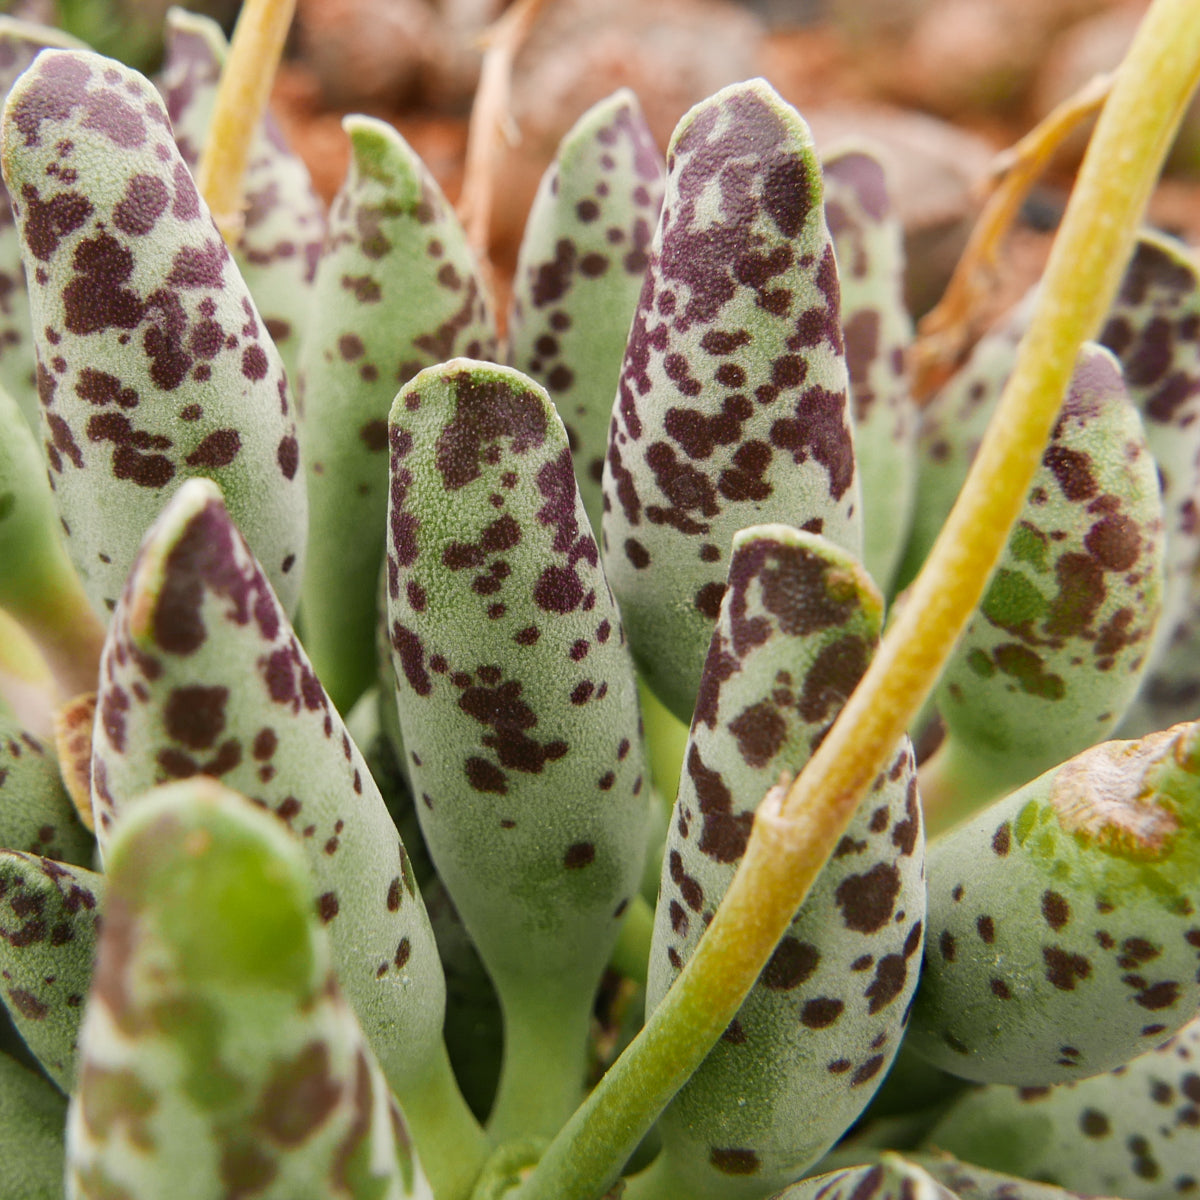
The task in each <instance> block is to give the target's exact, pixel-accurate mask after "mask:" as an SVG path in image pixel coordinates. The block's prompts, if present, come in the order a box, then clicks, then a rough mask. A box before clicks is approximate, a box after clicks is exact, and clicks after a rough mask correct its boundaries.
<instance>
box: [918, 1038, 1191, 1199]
mask: <svg viewBox="0 0 1200 1200" xmlns="http://www.w3.org/2000/svg"><path fill="white" fill-rule="evenodd" d="M1198 1114H1200V1018H1197V1019H1195V1020H1193V1021H1192V1022H1191V1023H1190V1024H1188V1025H1186V1026H1185V1027H1184V1028H1183V1029H1182V1030H1181V1031H1180V1032H1179V1033H1178V1034H1177V1035H1176V1036H1175V1037H1173V1038H1170V1039H1169V1040H1168V1041H1166V1042H1164V1043H1163V1044H1162V1045H1160V1046H1158V1047H1157V1048H1156V1049H1154V1050H1151V1051H1149V1052H1148V1053H1146V1054H1143V1055H1141V1056H1140V1057H1139V1058H1136V1059H1134V1060H1133V1061H1132V1062H1131V1063H1128V1064H1126V1065H1125V1066H1123V1067H1119V1068H1117V1070H1115V1071H1112V1072H1110V1073H1108V1074H1106V1075H1097V1076H1094V1077H1093V1078H1091V1079H1085V1080H1083V1081H1082V1082H1080V1083H1065V1084H1060V1085H1059V1086H1058V1087H1039V1088H1022V1089H1017V1088H1010V1087H1004V1086H1002V1085H1000V1084H992V1085H991V1086H989V1087H985V1088H982V1089H980V1090H978V1091H975V1092H973V1093H970V1094H968V1095H967V1096H965V1097H964V1098H963V1099H961V1100H960V1101H959V1102H958V1103H957V1104H956V1105H955V1106H954V1107H953V1108H952V1109H951V1110H950V1112H949V1113H948V1114H947V1116H946V1117H945V1119H944V1120H943V1121H942V1122H941V1123H940V1124H939V1125H938V1126H937V1127H936V1128H935V1129H934V1130H933V1132H932V1133H931V1134H930V1137H929V1144H930V1146H931V1147H935V1148H937V1149H939V1150H948V1151H949V1152H950V1153H951V1154H954V1155H955V1156H956V1157H958V1158H960V1159H962V1160H964V1162H968V1163H977V1164H978V1165H979V1166H981V1167H985V1168H987V1169H989V1170H992V1171H1004V1172H1010V1173H1012V1174H1014V1175H1021V1176H1024V1177H1026V1178H1029V1179H1037V1180H1041V1181H1043V1182H1045V1183H1050V1184H1056V1185H1058V1186H1059V1187H1063V1188H1068V1189H1070V1190H1071V1191H1074V1192H1082V1193H1084V1194H1085V1195H1090V1196H1095V1195H1109V1196H1121V1197H1124V1198H1125V1200H1166V1198H1167V1197H1176V1196H1186V1195H1190V1194H1191V1193H1192V1192H1194V1191H1195V1189H1196V1187H1197V1184H1198V1182H1200V1119H1198Z"/></svg>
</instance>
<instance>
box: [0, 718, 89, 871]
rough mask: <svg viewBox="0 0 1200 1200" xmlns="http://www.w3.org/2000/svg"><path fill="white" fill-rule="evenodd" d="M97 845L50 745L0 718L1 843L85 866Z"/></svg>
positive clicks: (10, 848) (13, 723)
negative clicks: (65, 781)
mask: <svg viewBox="0 0 1200 1200" xmlns="http://www.w3.org/2000/svg"><path fill="white" fill-rule="evenodd" d="M95 845H96V844H95V842H94V841H93V840H92V835H91V834H90V833H89V832H88V831H87V830H86V829H85V828H84V827H83V825H82V823H81V822H80V820H79V816H78V814H77V813H76V812H75V806H74V805H73V804H72V803H71V797H70V796H68V795H67V790H66V788H65V787H63V782H62V779H61V777H60V776H59V773H58V763H56V762H55V761H54V755H53V753H52V752H51V750H50V748H49V747H48V746H46V745H44V744H43V743H42V742H41V741H40V740H39V739H38V738H35V737H34V736H33V734H31V733H29V732H28V731H27V730H24V729H22V728H21V727H20V726H19V725H18V724H17V723H16V722H15V721H13V720H11V719H9V718H0V846H2V847H4V848H6V849H8V850H22V851H27V852H28V853H30V854H37V855H42V856H45V857H46V858H55V859H60V860H61V861H63V862H68V863H75V864H77V865H80V866H82V865H83V864H84V863H88V864H90V863H91V861H92V853H93V851H94V849H95Z"/></svg>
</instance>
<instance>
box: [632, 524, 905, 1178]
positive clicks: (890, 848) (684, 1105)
mask: <svg viewBox="0 0 1200 1200" xmlns="http://www.w3.org/2000/svg"><path fill="white" fill-rule="evenodd" d="M881 613H882V601H881V599H880V596H879V592H878V590H877V589H876V588H875V585H874V584H873V583H872V582H871V581H870V579H869V578H868V577H867V576H866V574H865V573H864V571H863V570H862V568H861V567H860V566H859V565H858V563H857V561H856V560H855V559H854V558H853V557H852V556H851V555H849V554H847V553H846V552H845V551H843V550H841V549H839V548H838V547H836V546H833V545H831V544H830V543H828V542H826V541H825V540H824V539H823V538H821V537H819V536H816V535H813V534H806V533H801V532H798V531H796V530H793V529H789V528H786V527H784V526H778V525H776V526H758V527H754V528H751V529H747V530H744V531H743V532H741V533H739V534H737V535H736V536H735V537H734V540H733V554H732V558H731V562H730V572H729V586H728V588H727V590H726V592H725V598H724V600H723V601H722V605H721V613H720V616H719V618H718V621H717V627H716V630H715V632H714V634H713V639H712V645H711V647H710V649H709V653H708V659H707V661H706V663H705V669H704V675H703V677H702V679H701V684H700V698H699V700H698V701H697V705H696V716H695V719H694V720H693V722H692V731H691V737H690V739H689V742H688V749H687V754H686V757H685V760H684V764H685V765H684V772H683V777H682V779H681V782H680V788H679V795H678V798H677V800H676V803H675V809H674V812H673V814H672V822H671V826H670V829H669V831H668V835H667V847H666V855H665V859H664V862H663V870H662V881H661V885H660V889H659V901H658V910H657V913H656V917H655V929H654V940H653V945H652V948H651V954H650V970H649V981H648V984H647V993H646V1000H647V1007H648V1008H650V1007H652V1006H653V1005H655V1004H657V1003H658V1002H659V1000H661V998H662V996H663V995H664V994H665V992H666V991H667V988H668V987H669V986H670V984H671V983H672V982H673V981H674V979H675V977H676V975H677V974H678V973H679V971H680V970H681V969H682V967H683V965H684V963H685V962H686V961H687V959H688V958H689V957H690V956H691V954H692V952H693V951H694V949H695V947H696V944H697V942H698V941H699V940H700V937H701V935H702V934H703V932H704V930H705V928H706V926H707V925H708V922H709V921H710V920H711V918H712V916H713V913H714V912H715V910H716V908H717V906H718V904H719V903H720V901H721V898H722V896H723V895H724V894H725V891H726V889H727V888H728V886H729V883H730V881H731V879H732V877H733V874H734V871H735V870H736V868H737V865H738V863H739V862H740V860H741V858H742V854H743V852H744V850H745V847H746V840H747V837H748V836H749V833H750V826H751V823H752V821H753V817H754V810H755V807H756V805H757V802H758V801H759V800H760V799H761V798H762V797H763V795H764V794H765V793H766V792H767V791H768V789H769V788H770V787H771V785H772V784H773V783H775V781H776V780H777V779H778V778H779V775H780V773H781V772H786V773H788V774H794V773H796V772H798V771H799V770H800V769H801V768H802V767H803V765H804V763H805V762H806V761H807V760H808V758H809V757H810V755H811V753H812V751H813V749H814V747H815V746H816V745H817V744H818V743H819V742H820V740H821V738H822V737H823V736H824V735H825V733H826V732H827V731H828V729H829V726H830V725H831V724H832V723H833V720H834V718H835V717H836V716H837V713H838V712H839V710H840V709H841V706H842V705H843V703H844V702H845V701H846V699H847V698H848V697H849V695H850V693H851V692H852V691H853V690H854V687H855V685H856V684H857V682H858V680H859V678H860V676H861V675H862V673H863V671H864V670H865V669H866V666H867V663H868V662H869V660H870V658H871V655H872V653H873V651H874V647H875V642H876V639H877V637H878V633H879V627H880V622H881ZM923 858H924V843H923V837H922V832H921V814H920V804H919V802H918V799H917V785H916V778H915V768H914V763H913V756H912V749H911V747H910V746H909V744H908V742H907V739H906V740H905V741H904V743H903V744H902V745H901V746H900V747H899V748H898V749H897V752H896V754H895V755H894V756H893V758H892V760H891V761H890V762H889V764H888V766H887V767H886V768H885V770H884V772H883V773H882V774H881V775H880V776H879V778H878V779H877V780H876V781H875V784H874V786H873V787H872V789H871V791H870V793H869V794H868V795H867V797H866V798H865V799H864V801H863V803H862V805H861V807H860V809H859V811H858V813H857V815H856V816H855V817H854V819H853V821H852V822H851V824H850V826H849V828H848V829H847V830H846V833H845V836H844V837H843V838H842V840H841V842H840V843H839V844H838V846H837V849H836V850H835V851H834V855H833V858H832V859H831V860H830V862H829V863H828V865H827V866H826V868H825V870H824V871H823V872H822V873H821V875H820V877H819V879H818V881H817V883H816V884H815V886H814V887H813V890H812V891H811V892H810V894H809V897H808V899H807V900H806V901H805V903H804V906H803V907H802V908H801V910H800V912H799V913H798V915H797V916H796V918H795V920H794V921H793V922H792V924H791V927H790V928H789V929H788V931H787V933H786V934H785V935H784V937H783V940H782V941H781V942H780V943H779V946H778V948H777V949H776V951H775V953H774V955H773V956H772V958H771V960H770V962H769V963H768V965H767V966H766V968H764V970H763V973H762V975H761V976H760V977H759V981H758V983H757V984H756V985H755V987H754V989H753V990H752V991H751V993H750V995H749V996H748V997H747V999H746V1001H745V1003H744V1004H743V1005H742V1007H741V1009H740V1010H739V1012H738V1015H737V1017H736V1018H735V1019H734V1021H733V1022H732V1023H731V1024H730V1026H729V1028H728V1029H727V1030H726V1031H725V1033H724V1035H723V1036H722V1038H721V1040H720V1041H719V1042H718V1043H717V1044H716V1046H714V1048H713V1049H712V1051H711V1052H710V1053H709V1055H708V1057H707V1058H706V1059H705V1060H704V1063H703V1064H702V1065H701V1067H700V1068H699V1069H698V1070H697V1071H696V1073H695V1074H694V1075H693V1076H692V1078H691V1079H690V1080H689V1081H688V1083H687V1084H685V1085H684V1087H683V1089H682V1090H681V1091H680V1092H679V1094H678V1095H677V1096H676V1097H675V1099H674V1101H673V1102H672V1103H671V1105H670V1106H669V1107H668V1108H667V1110H666V1111H665V1112H664V1114H663V1116H662V1117H661V1118H660V1120H659V1126H658V1127H659V1130H660V1131H661V1133H662V1138H663V1154H662V1156H661V1158H660V1161H659V1164H658V1166H656V1167H655V1168H654V1170H655V1171H657V1172H661V1173H663V1175H664V1176H665V1177H666V1178H671V1179H673V1180H674V1181H675V1187H674V1191H671V1192H670V1194H677V1195H685V1194H686V1195H693V1194H694V1195H703V1196H707V1197H714V1198H715V1197H722V1196H730V1197H743V1196H744V1197H752V1196H764V1197H765V1196H769V1195H771V1194H772V1193H773V1192H774V1191H776V1190H777V1189H778V1188H780V1187H783V1186H785V1185H786V1184H788V1183H789V1182H791V1181H792V1180H794V1179H795V1178H796V1177H797V1176H798V1175H799V1174H800V1173H801V1171H802V1170H803V1169H804V1168H805V1167H806V1166H808V1165H809V1164H811V1163H814V1162H815V1161H816V1160H817V1159H818V1158H819V1157H820V1156H821V1154H823V1153H824V1152H825V1150H827V1149H828V1148H829V1146H830V1145H831V1144H832V1143H833V1142H834V1141H835V1140H836V1139H837V1138H838V1137H839V1136H840V1135H841V1134H842V1133H843V1132H844V1131H845V1129H846V1128H847V1127H848V1126H849V1125H850V1124H851V1123H852V1122H853V1121H854V1119H855V1118H856V1117H857V1115H858V1114H859V1112H860V1111H861V1110H862V1109H863V1107H864V1106H865V1105H866V1103H867V1101H868V1100H869V1099H870V1098H871V1095H872V1093H873V1092H874V1090H875V1088H876V1087H877V1086H878V1084H879V1083H880V1081H881V1080H882V1078H883V1076H884V1074H885V1073H886V1070H887V1066H888V1064H889V1063H890V1062H891V1059H892V1057H893V1055H894V1054H895V1052H896V1049H897V1046H898V1045H899V1041H900V1037H901V1035H902V1032H903V1028H904V1020H905V1015H906V1010H907V1006H908V1000H909V997H910V996H911V993H912V991H913V989H914V988H915V986H916V977H917V971H918V967H919V964H920V961H921V931H922V919H923V916H924V906H925V897H924V883H923V879H922V867H923ZM668 1191H669V1189H664V1191H663V1192H662V1194H664V1195H665V1194H668Z"/></svg>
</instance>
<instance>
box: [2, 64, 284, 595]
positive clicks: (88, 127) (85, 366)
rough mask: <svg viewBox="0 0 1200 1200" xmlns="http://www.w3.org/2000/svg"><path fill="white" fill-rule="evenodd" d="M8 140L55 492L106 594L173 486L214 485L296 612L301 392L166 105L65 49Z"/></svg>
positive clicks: (134, 79) (18, 94)
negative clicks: (297, 398)
mask: <svg viewBox="0 0 1200 1200" xmlns="http://www.w3.org/2000/svg"><path fill="white" fill-rule="evenodd" d="M2 137H3V154H4V171H5V179H6V181H7V183H8V187H9V191H10V192H11V193H12V195H13V198H14V205H15V208H16V212H17V215H18V220H19V226H20V231H21V239H22V246H23V252H24V255H25V262H26V267H27V275H28V276H29V283H30V302H31V306H32V310H33V313H34V321H33V325H34V331H35V339H36V346H37V354H38V364H39V366H38V381H39V392H40V395H41V401H42V429H43V433H44V435H45V448H46V455H47V457H48V459H49V463H50V470H51V482H52V483H53V485H54V488H55V495H56V500H57V503H58V508H59V513H60V514H61V516H62V518H63V522H64V525H65V526H66V529H67V548H68V551H69V553H70V555H71V558H72V560H73V561H74V563H75V566H76V568H77V569H78V571H79V574H80V576H81V578H82V579H83V583H84V587H85V588H86V590H87V592H88V595H89V596H90V597H91V599H92V601H93V603H94V604H95V605H96V607H97V608H98V609H100V608H101V607H102V606H103V607H106V608H109V609H111V608H112V607H113V606H114V605H115V604H116V600H117V596H118V595H119V594H120V589H121V586H122V585H123V583H124V580H125V576H126V575H127V574H128V571H129V567H130V564H131V563H132V561H133V557H134V554H135V553H136V551H137V546H138V543H139V542H140V540H141V537H142V534H143V533H144V532H145V530H146V528H147V527H148V526H149V524H150V523H151V521H152V520H153V519H154V517H155V516H156V515H157V514H158V512H159V510H160V509H161V508H162V505H163V504H164V502H165V501H166V499H167V497H168V496H169V495H170V493H171V491H172V490H174V489H175V488H176V487H178V486H179V484H180V483H181V482H182V481H183V480H184V479H186V478H188V477H189V476H195V475H207V476H211V477H212V478H214V479H216V480H218V481H219V483H220V484H221V487H222V489H223V491H224V493H225V495H226V496H227V497H228V498H229V503H230V506H231V510H232V511H233V513H234V514H235V516H236V518H237V519H238V521H239V523H240V524H241V526H242V527H243V528H244V529H245V530H246V535H247V537H248V539H249V541H250V543H251V545H252V546H254V548H255V551H256V553H257V554H258V556H259V558H260V560H261V561H262V562H263V563H265V564H266V569H267V572H268V575H269V577H270V579H271V581H272V584H273V585H274V586H275V587H276V588H277V590H278V591H279V592H280V594H281V596H283V597H284V598H285V605H286V606H288V607H291V606H292V604H293V602H294V600H295V597H296V591H297V588H298V584H299V576H300V573H301V566H302V557H303V552H304V533H305V519H306V516H305V514H306V503H305V494H304V486H303V485H304V480H303V476H302V475H301V473H300V469H299V454H298V446H297V440H296V429H295V423H294V420H293V416H292V412H291V402H290V400H289V398H288V389H287V381H286V379H285V377H284V372H283V366H282V364H281V362H280V360H279V356H278V354H277V353H276V351H275V348H274V346H273V345H272V344H271V339H270V338H269V337H268V336H267V334H266V332H265V330H264V329H263V327H262V322H261V320H260V318H259V316H258V313H257V311H256V309H255V307H254V304H253V302H252V301H251V299H250V295H249V293H248V292H247V291H246V288H245V285H244V284H243V283H242V281H241V278H240V277H239V275H238V273H237V269H236V267H235V266H234V264H233V261H232V259H231V258H230V256H229V252H228V250H226V248H225V243H224V242H223V241H222V239H221V235H220V234H219V233H218V232H217V229H216V227H215V226H214V225H213V223H212V220H211V218H210V217H209V215H208V212H207V210H206V209H205V207H204V204H203V201H202V200H201V199H200V196H199V194H198V193H197V191H196V188H195V185H194V184H193V183H192V179H191V176H190V175H189V174H188V171H187V168H186V166H185V165H184V162H183V160H182V158H181V157H180V156H179V152H178V150H177V149H176V146H175V142H174V140H173V139H172V137H171V134H170V124H169V122H168V120H167V115H166V111H165V110H164V108H163V105H162V101H161V100H160V99H159V96H158V93H157V92H155V91H154V89H153V88H152V87H151V86H150V84H149V83H147V82H146V80H145V79H143V78H142V77H141V76H140V75H137V74H136V73H134V72H132V71H129V70H127V69H126V68H124V67H122V66H120V65H119V64H118V63H115V62H112V61H110V60H108V59H103V58H100V57H98V56H97V55H91V54H82V53H74V52H68V51H46V52H45V53H44V54H42V55H41V56H40V57H39V58H38V60H37V63H36V64H35V65H34V67H32V68H31V69H30V70H29V71H27V72H26V73H25V74H24V75H23V76H22V77H21V79H20V80H19V81H18V83H17V84H16V86H15V87H14V88H13V90H12V92H11V94H10V96H9V100H8V104H7V106H6V108H5V119H4V126H3V135H2Z"/></svg>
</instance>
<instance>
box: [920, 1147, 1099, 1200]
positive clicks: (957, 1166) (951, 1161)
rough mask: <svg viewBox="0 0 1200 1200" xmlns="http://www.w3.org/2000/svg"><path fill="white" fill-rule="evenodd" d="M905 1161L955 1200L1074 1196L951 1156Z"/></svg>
mask: <svg viewBox="0 0 1200 1200" xmlns="http://www.w3.org/2000/svg"><path fill="white" fill-rule="evenodd" d="M905 1158H907V1159H908V1161H909V1162H911V1163H912V1164H913V1165H914V1166H918V1167H920V1168H921V1169H922V1170H923V1171H925V1172H926V1173H927V1174H929V1175H932V1176H933V1178H934V1179H936V1180H937V1181H938V1182H939V1183H940V1184H942V1185H943V1186H945V1187H947V1188H949V1189H950V1190H951V1191H952V1192H953V1193H954V1194H955V1195H956V1196H957V1197H958V1200H1070V1198H1071V1197H1076V1196H1078V1193H1077V1192H1068V1191H1064V1189H1062V1188H1058V1187H1054V1186H1053V1185H1052V1184H1046V1183H1038V1182H1036V1181H1034V1180H1032V1179H1022V1178H1020V1177H1019V1176H1016V1175H1003V1174H1001V1173H1000V1172H998V1171H988V1170H986V1169H985V1168H983V1167H977V1166H975V1165H974V1164H972V1163H965V1162H960V1161H959V1160H958V1159H957V1158H955V1157H954V1156H953V1155H952V1154H912V1153H909V1154H906V1155H905Z"/></svg>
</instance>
